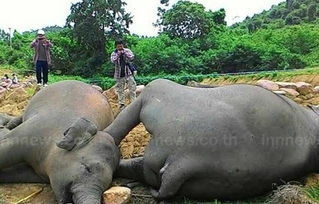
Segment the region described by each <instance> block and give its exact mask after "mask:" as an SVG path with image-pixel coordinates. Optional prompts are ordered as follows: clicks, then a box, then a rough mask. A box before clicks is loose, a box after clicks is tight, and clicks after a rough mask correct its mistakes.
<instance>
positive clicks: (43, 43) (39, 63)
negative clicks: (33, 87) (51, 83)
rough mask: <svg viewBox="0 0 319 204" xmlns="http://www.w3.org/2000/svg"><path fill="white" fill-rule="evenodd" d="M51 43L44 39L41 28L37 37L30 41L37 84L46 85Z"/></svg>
mask: <svg viewBox="0 0 319 204" xmlns="http://www.w3.org/2000/svg"><path fill="white" fill-rule="evenodd" d="M52 46H53V44H52V43H51V42H50V41H49V40H47V39H46V37H45V33H44V31H43V30H39V31H38V35H37V38H36V39H34V40H33V42H32V43H31V48H34V51H35V54H34V57H33V62H34V63H35V68H36V76H37V83H38V85H39V86H41V85H42V84H43V86H47V85H48V72H49V65H51V56H50V48H51V47H52Z"/></svg>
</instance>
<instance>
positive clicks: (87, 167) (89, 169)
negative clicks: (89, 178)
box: [81, 163, 92, 173]
mask: <svg viewBox="0 0 319 204" xmlns="http://www.w3.org/2000/svg"><path fill="white" fill-rule="evenodd" d="M81 165H82V166H83V167H84V169H85V171H87V172H88V173H92V170H91V168H90V167H89V166H88V165H86V164H84V163H81Z"/></svg>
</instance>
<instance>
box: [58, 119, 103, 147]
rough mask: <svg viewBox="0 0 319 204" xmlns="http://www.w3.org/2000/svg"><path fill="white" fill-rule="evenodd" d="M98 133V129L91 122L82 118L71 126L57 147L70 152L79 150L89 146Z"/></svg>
mask: <svg viewBox="0 0 319 204" xmlns="http://www.w3.org/2000/svg"><path fill="white" fill-rule="evenodd" d="M96 133H97V127H96V125H95V124H94V123H92V122H91V121H89V120H87V119H85V118H80V119H78V120H77V121H76V122H75V123H73V124H72V125H71V127H69V128H68V129H67V130H66V131H65V132H64V133H63V135H64V136H63V137H62V139H61V140H60V141H58V142H57V143H56V145H57V146H58V147H59V148H61V149H65V150H68V151H71V150H74V149H79V148H81V147H83V146H85V145H86V144H88V143H89V142H90V141H91V140H92V139H93V137H94V136H95V135H96Z"/></svg>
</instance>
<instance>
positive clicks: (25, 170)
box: [0, 81, 119, 204]
mask: <svg viewBox="0 0 319 204" xmlns="http://www.w3.org/2000/svg"><path fill="white" fill-rule="evenodd" d="M20 118H22V119H20ZM113 120H114V118H113V113H112V110H111V107H110V105H109V103H108V101H107V98H106V97H105V96H103V95H102V94H101V93H99V92H98V91H97V90H95V89H94V88H92V87H91V86H90V85H88V84H85V83H82V82H78V81H63V82H59V83H55V84H53V85H50V86H48V87H46V88H44V89H43V90H41V91H40V92H38V93H37V94H36V95H35V96H34V97H33V98H32V99H31V101H30V103H29V105H28V107H27V108H26V110H25V112H24V114H23V116H22V117H18V118H10V117H6V116H4V115H2V117H1V120H0V122H2V124H0V125H2V126H1V129H0V182H1V183H13V182H15V183H21V182H36V183H39V182H41V183H42V182H45V183H50V184H51V186H52V189H53V191H54V193H55V195H56V198H57V201H58V203H67V202H74V203H77V204H100V203H101V195H102V193H103V191H104V190H106V189H107V188H108V187H109V186H110V184H111V181H112V176H113V172H114V171H115V169H116V167H117V166H118V162H119V150H118V148H117V147H116V146H115V143H114V140H113V139H112V137H111V136H109V135H108V134H107V133H105V132H102V131H100V130H103V129H104V128H106V127H107V126H108V125H109V124H110V123H111V122H112V121H113ZM19 121H20V123H21V124H20V123H19ZM13 124H14V125H13ZM8 126H10V128H6V127H8ZM15 126H16V127H15ZM10 129H11V130H10Z"/></svg>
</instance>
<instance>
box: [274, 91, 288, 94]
mask: <svg viewBox="0 0 319 204" xmlns="http://www.w3.org/2000/svg"><path fill="white" fill-rule="evenodd" d="M273 92H274V93H276V94H279V95H286V92H285V91H273Z"/></svg>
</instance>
